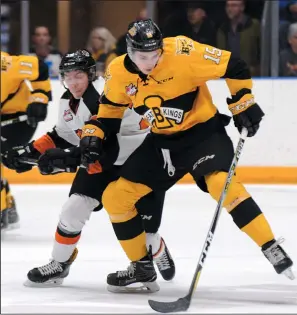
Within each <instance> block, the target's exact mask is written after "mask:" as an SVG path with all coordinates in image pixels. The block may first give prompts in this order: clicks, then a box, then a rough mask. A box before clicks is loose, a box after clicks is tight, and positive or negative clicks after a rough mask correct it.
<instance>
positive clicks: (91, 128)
mask: <svg viewBox="0 0 297 315" xmlns="http://www.w3.org/2000/svg"><path fill="white" fill-rule="evenodd" d="M101 127H102V125H101V123H100V122H99V121H97V120H90V121H88V122H86V124H85V126H84V127H83V128H82V135H81V140H80V144H79V145H80V149H81V162H82V164H83V165H84V166H85V167H88V166H89V164H93V163H95V162H99V161H100V158H101V155H102V144H103V139H104V132H103V130H102V128H101Z"/></svg>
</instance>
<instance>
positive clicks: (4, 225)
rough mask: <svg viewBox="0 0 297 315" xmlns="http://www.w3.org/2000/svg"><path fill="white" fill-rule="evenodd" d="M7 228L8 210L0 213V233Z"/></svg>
mask: <svg viewBox="0 0 297 315" xmlns="http://www.w3.org/2000/svg"><path fill="white" fill-rule="evenodd" d="M7 228H8V209H5V210H2V211H1V232H3V231H5V230H7Z"/></svg>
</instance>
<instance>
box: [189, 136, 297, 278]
mask: <svg viewBox="0 0 297 315" xmlns="http://www.w3.org/2000/svg"><path fill="white" fill-rule="evenodd" d="M199 154H200V155H199V156H198V159H197V162H196V164H195V165H196V167H195V169H194V170H193V171H192V175H193V177H194V179H196V182H197V184H198V185H199V186H200V187H201V188H202V189H205V188H206V187H207V191H208V192H209V193H210V195H211V196H212V197H213V198H214V199H215V200H217V201H218V200H219V198H220V195H221V192H222V190H223V186H224V184H225V180H226V177H227V173H228V169H229V167H230V164H231V160H232V158H233V155H234V150H233V146H232V143H231V140H230V138H229V137H228V136H227V134H225V133H221V134H215V135H213V136H212V137H211V138H210V139H209V141H207V143H206V145H205V146H202V147H201V148H200V153H199ZM206 174H207V175H206ZM203 175H206V176H205V177H204V178H203V177H201V176H203ZM203 182H204V183H205V184H206V186H205V185H204V184H203ZM203 186H204V187H203ZM223 206H224V207H225V208H226V209H227V211H228V213H230V215H231V216H232V218H233V221H234V223H235V224H236V225H237V226H238V228H239V229H240V230H241V231H243V232H245V233H246V234H247V235H248V236H249V237H250V238H251V239H252V240H253V241H254V242H255V243H256V244H257V245H258V246H259V247H261V249H262V252H263V253H264V255H265V256H266V258H267V259H268V260H269V261H270V263H271V264H272V265H273V267H274V268H275V270H276V272H277V273H282V272H284V271H286V270H287V269H288V268H289V267H291V266H292V260H291V259H290V258H289V257H288V255H287V254H286V253H285V251H284V250H283V248H282V247H281V246H280V245H279V244H278V242H277V241H276V240H275V238H274V234H273V232H272V230H271V227H270V225H269V223H268V221H267V219H266V217H265V215H264V214H263V212H262V211H261V209H260V208H259V206H258V205H257V203H256V202H255V201H254V199H253V198H252V197H251V195H250V194H249V193H248V192H247V190H246V189H245V187H244V186H243V185H242V184H241V182H240V181H239V179H238V177H237V176H236V174H235V175H234V176H233V178H232V181H231V184H230V185H229V189H228V193H227V196H226V198H225V201H224V204H223Z"/></svg>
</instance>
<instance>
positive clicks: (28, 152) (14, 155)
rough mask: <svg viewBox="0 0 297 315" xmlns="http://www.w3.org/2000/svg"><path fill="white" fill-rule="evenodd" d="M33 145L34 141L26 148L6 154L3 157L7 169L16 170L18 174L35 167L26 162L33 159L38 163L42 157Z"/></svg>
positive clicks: (16, 148) (16, 149) (17, 148)
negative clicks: (25, 161)
mask: <svg viewBox="0 0 297 315" xmlns="http://www.w3.org/2000/svg"><path fill="white" fill-rule="evenodd" d="M33 143H34V141H32V142H30V143H29V144H27V145H26V146H19V147H15V148H13V149H11V150H8V151H6V152H4V154H2V155H1V156H2V162H3V164H4V165H5V166H6V167H7V168H10V169H12V170H15V171H16V172H17V173H23V172H27V171H30V170H31V169H32V167H33V165H29V164H25V163H24V160H27V161H28V160H30V159H32V160H34V161H37V159H38V158H39V156H40V152H39V151H38V150H36V149H35V148H34V146H33ZM22 159H23V161H22Z"/></svg>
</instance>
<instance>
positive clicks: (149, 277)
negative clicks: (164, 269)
mask: <svg viewBox="0 0 297 315" xmlns="http://www.w3.org/2000/svg"><path fill="white" fill-rule="evenodd" d="M156 279H157V274H156V271H155V268H154V264H153V261H152V259H151V258H150V257H149V256H146V257H144V258H142V259H141V260H138V261H132V262H131V263H130V265H129V266H128V268H127V270H122V271H117V272H116V273H110V274H109V275H108V276H107V284H108V286H107V290H108V291H110V292H114V293H119V292H146V293H153V292H156V291H159V290H160V287H159V285H158V283H157V282H156Z"/></svg>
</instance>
